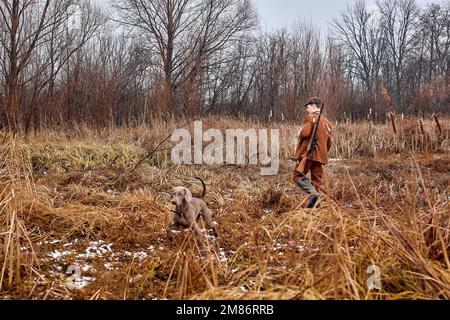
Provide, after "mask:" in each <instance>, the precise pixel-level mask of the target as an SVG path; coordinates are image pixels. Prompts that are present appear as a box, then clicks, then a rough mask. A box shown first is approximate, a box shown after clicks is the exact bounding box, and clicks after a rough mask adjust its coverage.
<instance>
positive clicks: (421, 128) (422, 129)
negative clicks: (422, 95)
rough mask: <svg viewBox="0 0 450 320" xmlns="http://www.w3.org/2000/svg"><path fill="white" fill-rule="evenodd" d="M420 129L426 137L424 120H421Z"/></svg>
mask: <svg viewBox="0 0 450 320" xmlns="http://www.w3.org/2000/svg"><path fill="white" fill-rule="evenodd" d="M419 127H420V133H421V134H422V135H423V136H424V135H425V129H424V127H423V121H422V119H419Z"/></svg>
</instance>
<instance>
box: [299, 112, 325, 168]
mask: <svg viewBox="0 0 450 320" xmlns="http://www.w3.org/2000/svg"><path fill="white" fill-rule="evenodd" d="M318 118H319V113H314V114H309V115H307V116H306V118H305V121H304V123H303V128H302V129H301V131H300V132H299V136H298V143H297V148H296V150H295V159H297V160H299V161H300V160H301V159H302V158H303V157H305V156H306V153H307V152H308V146H309V142H310V141H311V139H312V135H313V133H314V126H315V124H316V122H317V119H318ZM331 134H332V127H331V122H330V121H329V120H328V119H326V118H325V117H324V116H323V114H322V116H321V118H320V123H319V128H318V130H317V138H318V141H317V146H316V151H315V152H314V157H313V161H318V162H320V163H322V164H327V163H328V152H329V151H330V148H331Z"/></svg>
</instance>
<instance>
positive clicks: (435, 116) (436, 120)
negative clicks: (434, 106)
mask: <svg viewBox="0 0 450 320" xmlns="http://www.w3.org/2000/svg"><path fill="white" fill-rule="evenodd" d="M433 118H434V121H435V122H436V125H437V127H438V130H439V134H442V127H441V123H440V122H439V118H438V116H437V115H436V114H433Z"/></svg>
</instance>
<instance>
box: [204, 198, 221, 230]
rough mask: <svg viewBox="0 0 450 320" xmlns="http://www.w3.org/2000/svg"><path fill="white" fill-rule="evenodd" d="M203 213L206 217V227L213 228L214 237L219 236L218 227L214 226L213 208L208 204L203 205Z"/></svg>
mask: <svg viewBox="0 0 450 320" xmlns="http://www.w3.org/2000/svg"><path fill="white" fill-rule="evenodd" d="M202 215H203V219H205V223H206V227H207V228H208V229H210V230H212V232H213V235H214V237H216V238H217V237H218V236H219V235H218V234H217V230H216V227H215V226H214V223H213V219H212V213H211V210H209V209H208V207H207V206H206V205H202Z"/></svg>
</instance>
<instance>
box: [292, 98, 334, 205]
mask: <svg viewBox="0 0 450 320" xmlns="http://www.w3.org/2000/svg"><path fill="white" fill-rule="evenodd" d="M321 106H322V101H320V99H319V98H317V97H312V98H310V99H309V100H308V101H307V102H306V103H305V107H306V112H307V115H306V117H305V120H304V124H303V127H302V129H301V130H300V132H299V135H298V143H297V148H296V150H295V157H294V158H295V160H296V161H297V164H296V165H295V168H294V172H293V180H294V182H295V183H296V184H297V185H298V186H299V187H300V188H301V189H302V190H304V191H305V192H307V193H308V194H309V195H311V198H310V199H309V202H308V205H307V207H308V208H314V206H315V205H316V203H317V200H318V199H319V196H320V193H319V192H318V190H320V189H319V188H320V187H322V186H323V167H322V166H323V165H325V164H327V163H328V152H329V151H330V148H331V132H332V127H331V123H330V121H328V119H326V118H325V117H324V115H323V114H322V115H321V116H320V122H319V126H318V129H317V144H316V147H315V150H314V155H313V156H312V157H311V156H310V157H309V158H308V151H309V148H310V144H311V140H312V138H313V134H314V128H315V126H316V123H317V121H318V120H319V114H320V107H321ZM302 160H303V161H302ZM309 171H311V180H312V184H311V181H310V180H309V179H308V178H307V177H306V174H307V173H308V172H309Z"/></svg>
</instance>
